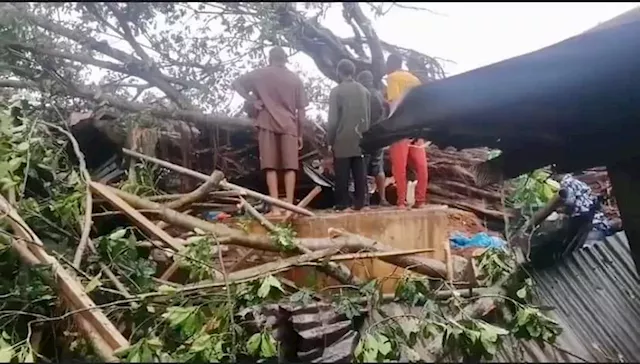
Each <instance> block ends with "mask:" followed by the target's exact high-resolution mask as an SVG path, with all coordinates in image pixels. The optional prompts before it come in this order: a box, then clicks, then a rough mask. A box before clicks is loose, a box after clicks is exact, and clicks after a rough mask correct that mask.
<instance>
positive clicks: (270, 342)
mask: <svg viewBox="0 0 640 364" xmlns="http://www.w3.org/2000/svg"><path fill="white" fill-rule="evenodd" d="M277 354H278V351H277V349H276V340H275V339H274V338H273V336H271V334H268V333H266V332H265V333H262V340H260V356H261V357H263V358H273V357H274V356H276V355H277Z"/></svg>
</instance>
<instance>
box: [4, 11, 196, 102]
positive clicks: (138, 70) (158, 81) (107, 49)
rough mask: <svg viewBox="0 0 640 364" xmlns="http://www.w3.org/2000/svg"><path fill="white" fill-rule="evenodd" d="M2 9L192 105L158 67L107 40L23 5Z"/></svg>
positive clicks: (174, 98)
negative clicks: (106, 57) (117, 63)
mask: <svg viewBox="0 0 640 364" xmlns="http://www.w3.org/2000/svg"><path fill="white" fill-rule="evenodd" d="M1 9H2V10H3V11H6V12H7V13H9V14H11V15H13V16H15V17H16V18H22V19H26V20H28V21H30V22H31V23H33V24H34V25H36V26H38V27H40V28H42V29H45V30H47V31H49V32H52V33H55V34H58V35H60V36H63V37H65V38H68V39H70V40H73V41H75V42H76V43H78V44H80V45H83V46H85V47H88V48H89V49H91V50H94V51H97V52H100V53H102V54H104V55H106V56H109V57H111V58H113V59H116V60H118V61H120V62H122V63H124V66H125V67H127V69H129V71H130V72H132V73H134V74H135V75H136V77H139V78H142V79H144V80H145V81H147V82H149V83H150V84H152V85H154V86H156V87H157V88H158V89H160V90H161V91H162V92H164V93H165V94H166V95H167V96H168V97H169V98H170V99H171V100H172V101H174V102H175V103H176V104H178V105H179V106H180V107H182V108H187V107H189V106H190V104H189V103H188V102H187V101H186V100H185V99H184V98H183V97H182V96H181V95H180V94H179V92H178V91H177V90H176V89H175V88H173V87H172V86H171V85H169V83H168V82H166V81H165V79H163V78H164V77H166V76H165V75H163V74H161V72H159V71H158V70H157V69H156V70H155V72H152V69H151V68H152V65H149V64H146V63H145V62H142V61H140V60H139V59H137V58H135V57H133V56H131V55H129V54H127V53H125V52H123V51H121V50H119V49H117V48H113V47H111V46H110V45H109V43H107V42H106V41H105V42H99V41H98V40H96V39H95V38H92V37H90V36H88V35H86V34H84V33H82V32H78V31H75V30H72V29H68V28H66V27H64V26H62V25H59V24H57V23H55V22H52V21H50V20H48V19H45V18H43V17H41V16H38V15H36V14H33V13H31V12H29V11H27V10H25V9H24V8H23V7H22V6H20V8H18V7H16V6H14V5H12V4H10V3H4V4H3V6H2V8H1ZM158 76H161V77H158Z"/></svg>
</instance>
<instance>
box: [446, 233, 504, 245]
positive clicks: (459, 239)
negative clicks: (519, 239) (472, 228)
mask: <svg viewBox="0 0 640 364" xmlns="http://www.w3.org/2000/svg"><path fill="white" fill-rule="evenodd" d="M449 241H450V242H451V247H452V248H455V249H464V248H491V249H505V248H506V246H507V243H506V242H505V241H504V240H502V239H500V238H497V237H495V236H489V235H487V234H486V233H478V234H476V235H474V236H473V237H471V238H469V237H466V236H464V235H462V234H460V233H455V234H454V235H453V236H452V237H450V238H449Z"/></svg>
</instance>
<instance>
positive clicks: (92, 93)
mask: <svg viewBox="0 0 640 364" xmlns="http://www.w3.org/2000/svg"><path fill="white" fill-rule="evenodd" d="M2 87H10V88H23V89H32V90H38V91H43V92H47V91H46V87H45V86H44V85H42V84H39V83H36V82H34V81H21V80H7V79H5V80H0V88H2ZM67 91H68V92H69V94H70V95H71V96H75V97H79V98H82V99H85V100H89V101H95V102H97V103H106V104H108V105H111V106H113V107H115V108H117V109H120V110H124V111H131V112H147V113H149V114H151V115H153V116H154V117H157V118H161V119H173V120H182V121H186V122H191V123H195V124H215V125H218V126H220V127H222V128H225V129H228V130H237V129H240V128H249V127H252V126H253V121H252V120H249V119H246V118H232V117H228V116H220V115H212V114H205V113H202V112H198V111H192V110H180V109H175V110H166V109H160V108H153V107H149V106H147V105H146V104H141V103H138V102H130V101H127V100H123V99H121V98H119V97H116V96H113V95H109V94H106V93H103V92H101V90H100V89H98V88H96V87H90V86H86V85H72V86H71V87H69V88H68V89H67Z"/></svg>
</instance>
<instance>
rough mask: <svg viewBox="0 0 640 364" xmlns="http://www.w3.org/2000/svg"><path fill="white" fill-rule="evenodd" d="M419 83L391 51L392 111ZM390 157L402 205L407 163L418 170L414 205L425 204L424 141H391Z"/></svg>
mask: <svg viewBox="0 0 640 364" xmlns="http://www.w3.org/2000/svg"><path fill="white" fill-rule="evenodd" d="M418 85H420V80H419V79H418V78H417V77H416V76H414V75H412V74H411V73H409V72H407V71H405V70H403V69H402V58H400V57H399V56H398V55H395V54H391V55H389V57H388V58H387V100H388V101H389V104H390V105H391V106H390V109H391V112H393V110H394V109H395V107H396V106H397V105H398V103H399V102H400V101H401V100H402V97H403V96H404V95H405V94H406V93H407V92H408V91H409V90H410V89H412V88H413V87H415V86H418ZM389 157H390V159H391V173H392V174H393V177H394V179H395V181H396V188H397V191H398V202H397V206H398V207H399V208H405V207H406V205H407V201H406V200H407V163H409V165H410V166H412V167H413V168H414V170H415V172H416V175H417V179H418V183H417V185H416V199H415V200H416V202H415V204H414V205H413V207H414V208H419V207H422V206H423V205H424V204H425V202H426V200H427V180H428V177H429V174H428V170H427V153H426V150H425V145H424V140H422V139H417V140H410V139H403V140H400V141H397V142H395V143H393V144H391V147H390V148H389Z"/></svg>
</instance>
